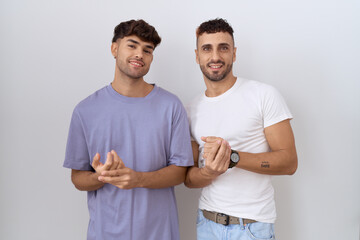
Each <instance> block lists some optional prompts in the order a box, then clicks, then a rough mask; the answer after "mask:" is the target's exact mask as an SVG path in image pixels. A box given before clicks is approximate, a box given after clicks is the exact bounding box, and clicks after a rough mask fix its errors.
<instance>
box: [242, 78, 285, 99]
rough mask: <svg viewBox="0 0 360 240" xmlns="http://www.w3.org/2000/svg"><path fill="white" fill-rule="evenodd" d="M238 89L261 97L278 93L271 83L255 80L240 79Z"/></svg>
mask: <svg viewBox="0 0 360 240" xmlns="http://www.w3.org/2000/svg"><path fill="white" fill-rule="evenodd" d="M240 89H241V90H244V92H246V93H247V94H250V95H254V96H255V97H260V98H261V99H262V98H267V97H271V96H274V95H279V92H278V90H277V89H276V88H275V87H273V86H272V85H270V84H267V83H264V82H260V81H256V80H248V79H242V87H241V88H240Z"/></svg>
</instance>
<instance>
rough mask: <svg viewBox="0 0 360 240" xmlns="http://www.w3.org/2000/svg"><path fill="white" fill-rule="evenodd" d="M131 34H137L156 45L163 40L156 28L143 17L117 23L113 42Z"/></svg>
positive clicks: (143, 39)
mask: <svg viewBox="0 0 360 240" xmlns="http://www.w3.org/2000/svg"><path fill="white" fill-rule="evenodd" d="M130 35H136V36H137V37H138V38H140V39H141V40H142V41H145V42H151V43H153V44H154V47H156V46H157V45H158V44H160V42H161V38H160V36H159V34H158V33H157V32H156V30H155V28H154V27H153V26H151V25H150V24H148V23H147V22H145V21H144V20H142V19H139V20H129V21H126V22H122V23H120V24H119V25H117V26H116V27H115V29H114V37H113V39H112V42H116V41H117V40H118V39H119V38H120V39H121V38H124V37H127V36H130Z"/></svg>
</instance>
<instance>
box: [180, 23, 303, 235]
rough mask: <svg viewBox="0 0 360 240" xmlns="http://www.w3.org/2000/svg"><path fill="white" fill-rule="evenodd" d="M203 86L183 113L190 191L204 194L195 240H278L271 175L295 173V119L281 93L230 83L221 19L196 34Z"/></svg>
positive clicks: (229, 53)
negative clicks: (190, 164) (189, 141)
mask: <svg viewBox="0 0 360 240" xmlns="http://www.w3.org/2000/svg"><path fill="white" fill-rule="evenodd" d="M196 36H197V49H196V50H195V53H196V61H197V63H198V64H199V65H200V69H201V71H202V73H203V77H204V81H205V84H206V88H207V89H206V91H205V93H204V94H202V95H200V96H198V97H197V98H196V99H194V100H193V101H192V103H191V104H190V105H189V107H188V117H189V121H190V125H191V135H192V138H193V139H192V140H193V141H192V147H193V155H194V160H195V164H194V166H193V167H190V168H189V170H188V173H187V177H186V181H185V184H186V186H187V187H189V188H202V193H201V197H200V199H199V211H198V219H197V239H198V240H211V239H214V240H215V239H236V240H239V239H240V240H242V239H244V240H245V239H275V234H274V226H273V225H274V222H275V219H276V209H275V202H274V189H273V187H272V184H271V175H292V174H294V173H295V171H296V169H297V154H296V149H295V141H294V136H293V132H292V129H291V126H290V119H292V115H291V113H290V111H289V109H288V107H287V105H286V103H285V101H284V99H283V98H282V96H281V95H280V94H279V92H278V91H277V90H276V89H275V88H273V87H271V86H269V85H267V84H264V83H260V82H257V81H253V80H247V79H243V78H237V77H235V76H234V75H233V72H232V64H233V62H235V59H236V48H235V46H234V37H233V29H232V27H231V26H230V25H229V24H228V23H227V22H226V20H223V19H214V20H210V21H207V22H204V23H202V24H201V25H200V26H199V27H198V28H197V31H196Z"/></svg>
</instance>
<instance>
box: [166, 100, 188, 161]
mask: <svg viewBox="0 0 360 240" xmlns="http://www.w3.org/2000/svg"><path fill="white" fill-rule="evenodd" d="M168 165H176V166H193V165H194V159H193V154H192V147H191V140H190V128H189V122H188V119H187V115H186V111H185V108H184V107H183V105H182V104H181V103H179V104H178V106H177V107H176V111H175V112H174V116H173V120H172V129H171V142H170V157H169V160H168Z"/></svg>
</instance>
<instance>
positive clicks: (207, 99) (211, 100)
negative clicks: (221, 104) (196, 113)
mask: <svg viewBox="0 0 360 240" xmlns="http://www.w3.org/2000/svg"><path fill="white" fill-rule="evenodd" d="M242 82H243V79H242V78H239V77H237V78H236V81H235V83H234V85H233V86H232V87H231V88H229V89H228V90H227V91H226V92H224V93H223V94H221V95H219V96H216V97H208V96H206V94H205V92H204V93H203V98H204V99H205V101H208V102H216V101H220V100H222V99H224V98H226V97H227V96H229V95H231V94H232V93H233V92H234V91H236V90H237V89H238V88H239V87H240V85H241V84H242Z"/></svg>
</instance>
